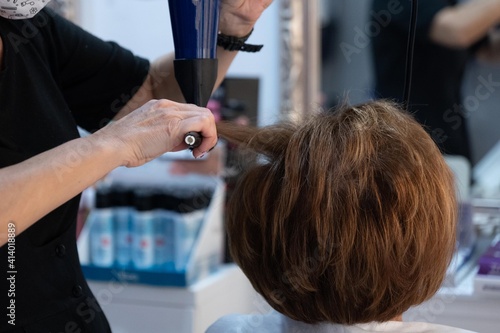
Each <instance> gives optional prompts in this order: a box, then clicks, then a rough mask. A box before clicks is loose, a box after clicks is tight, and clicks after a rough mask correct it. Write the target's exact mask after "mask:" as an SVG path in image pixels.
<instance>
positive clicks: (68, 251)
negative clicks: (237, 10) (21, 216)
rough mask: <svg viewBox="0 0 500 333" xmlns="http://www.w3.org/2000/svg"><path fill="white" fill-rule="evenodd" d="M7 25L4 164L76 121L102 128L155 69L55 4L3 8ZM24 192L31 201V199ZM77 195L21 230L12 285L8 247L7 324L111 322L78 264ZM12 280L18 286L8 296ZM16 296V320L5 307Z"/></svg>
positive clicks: (40, 326)
mask: <svg viewBox="0 0 500 333" xmlns="http://www.w3.org/2000/svg"><path fill="white" fill-rule="evenodd" d="M0 35H1V37H2V40H3V45H4V55H3V66H2V68H1V71H0V168H1V167H6V166H9V165H13V164H16V163H19V162H22V161H24V160H26V159H28V158H30V157H32V156H34V155H36V154H39V153H41V152H43V151H46V150H48V149H51V148H53V147H56V146H58V145H61V144H62V143H64V142H67V141H69V140H72V139H75V138H77V137H78V136H79V134H78V131H77V125H80V126H81V127H83V128H85V129H86V130H88V131H95V130H97V129H99V128H100V127H102V126H103V125H105V124H106V123H107V122H108V121H109V120H110V119H111V118H112V117H113V116H114V115H115V113H116V112H117V111H118V110H120V108H121V107H123V105H124V104H125V103H126V102H127V100H128V99H129V98H130V97H131V96H132V95H133V93H134V92H136V91H137V89H138V87H139V86H141V85H142V83H143V82H144V79H145V78H146V76H147V73H148V69H149V62H148V61H147V60H145V59H140V58H138V57H135V56H133V55H132V53H130V52H129V51H127V50H124V49H122V48H120V47H119V46H118V45H116V44H115V43H112V42H103V41H101V40H99V39H98V38H96V37H93V36H92V35H90V34H88V33H86V32H85V31H83V30H82V29H80V28H79V27H77V26H76V25H74V24H72V23H70V22H69V21H66V20H65V19H63V18H61V17H59V16H57V15H55V13H54V12H52V11H50V10H48V9H45V10H43V11H42V12H41V13H39V14H38V15H37V16H35V17H34V18H33V19H29V20H17V21H14V20H7V19H4V18H1V17H0ZM54 172H58V171H57V168H54ZM61 186H64V184H61ZM0 200H1V199H0ZM24 200H25V204H26V205H29V204H30V200H32V199H31V198H29V197H28V198H25V199H24ZM78 205H79V196H77V197H75V198H73V199H71V200H69V201H68V202H67V203H65V204H63V205H62V206H60V207H59V208H57V209H55V210H54V211H52V212H51V213H49V214H48V215H46V216H45V217H44V218H42V219H41V220H39V221H38V222H36V223H35V224H34V225H33V226H31V227H30V228H28V229H27V230H26V231H25V232H23V233H22V234H21V235H19V236H18V237H16V242H15V271H16V272H17V273H16V274H15V284H14V285H12V284H11V283H10V281H9V280H7V278H8V277H9V276H10V274H8V273H7V272H8V271H10V270H11V269H9V267H8V264H9V263H8V261H7V260H8V253H7V246H3V247H1V248H0V269H1V272H2V273H1V276H3V278H1V280H2V283H1V284H0V286H1V290H0V293H1V294H2V295H3V296H2V300H3V301H2V303H1V308H2V309H3V310H2V311H3V312H4V313H3V314H2V319H1V320H0V331H1V332H11V330H12V331H13V332H18V331H19V332H67V331H69V332H106V331H109V326H108V323H107V321H106V318H105V316H104V315H103V313H102V311H101V309H100V307H99V306H98V304H97V303H96V301H95V298H94V296H93V295H92V293H91V291H90V289H89V288H88V286H87V283H86V281H85V278H84V276H83V274H82V271H81V268H80V263H79V259H78V253H77V248H76V230H75V229H76V215H77V210H78ZM0 232H6V230H2V231H0ZM12 287H14V294H15V295H13V297H7V294H8V292H9V290H12ZM12 299H14V301H15V324H16V325H15V326H12V325H10V324H9V323H8V321H9V320H10V319H11V318H9V317H8V316H6V314H8V313H9V312H10V310H8V309H7V307H8V306H9V304H10V302H11V300H12ZM23 329H24V330H23Z"/></svg>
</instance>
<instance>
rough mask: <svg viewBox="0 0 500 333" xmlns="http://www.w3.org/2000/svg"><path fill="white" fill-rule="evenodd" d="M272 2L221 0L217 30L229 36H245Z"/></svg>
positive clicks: (263, 0)
mask: <svg viewBox="0 0 500 333" xmlns="http://www.w3.org/2000/svg"><path fill="white" fill-rule="evenodd" d="M272 2H273V0H221V11H220V22H219V30H220V31H221V32H222V33H224V34H226V35H230V36H237V37H243V36H245V35H247V34H248V33H249V32H250V31H251V30H252V28H253V26H254V25H255V22H257V20H258V19H259V17H260V15H261V14H262V12H264V10H265V9H266V8H267V7H269V5H270V4H271V3H272Z"/></svg>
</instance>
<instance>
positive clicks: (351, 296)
mask: <svg viewBox="0 0 500 333" xmlns="http://www.w3.org/2000/svg"><path fill="white" fill-rule="evenodd" d="M218 131H219V135H221V136H222V137H224V138H226V139H228V140H229V141H232V142H236V143H240V144H243V145H244V146H246V147H247V148H251V149H253V150H254V151H256V152H257V153H260V154H262V156H264V157H265V158H260V159H259V160H258V161H259V162H258V163H256V164H255V165H252V166H250V167H249V168H248V170H247V171H246V172H245V174H244V175H243V176H242V177H241V179H240V182H239V184H238V185H237V188H236V189H235V190H234V194H233V195H232V197H231V200H230V202H229V207H228V212H227V220H226V222H227V231H228V235H229V244H230V252H231V255H232V257H233V258H234V260H235V262H236V263H237V264H238V265H239V266H240V267H241V268H242V270H243V271H244V273H245V274H246V275H247V277H248V278H249V280H250V281H251V283H252V285H253V286H254V288H255V289H256V290H257V291H258V292H259V293H260V294H261V295H262V296H263V297H264V298H265V299H266V300H267V301H268V303H269V304H270V305H271V306H272V307H273V308H275V309H276V310H277V311H279V312H281V313H283V314H285V315H286V316H288V317H290V318H292V319H295V320H299V321H303V322H306V323H318V322H325V321H326V322H333V323H339V324H355V323H364V322H370V321H388V320H391V319H392V318H394V317H396V316H398V315H400V314H402V313H403V312H404V311H406V310H407V309H408V308H409V307H410V306H412V305H416V304H419V303H421V302H423V301H425V300H427V299H428V298H430V297H431V296H432V295H433V294H434V293H435V292H436V291H437V290H438V288H439V287H440V285H441V283H442V281H443V279H444V276H445V272H446V269H447V267H448V264H449V262H450V259H451V256H452V253H453V250H454V248H455V238H456V233H455V227H456V203H455V191H454V186H453V176H452V174H451V172H450V170H449V168H448V167H447V165H446V163H445V161H444V159H443V157H442V155H441V153H440V151H439V150H438V148H437V147H436V145H435V144H434V143H433V141H432V139H431V138H430V137H429V135H428V134H427V133H426V132H425V130H424V129H423V128H422V127H421V126H420V125H419V124H418V123H417V122H416V121H415V120H414V119H413V118H412V116H411V115H409V114H408V113H406V112H405V111H403V110H401V109H400V108H399V107H398V106H397V105H395V104H392V103H390V102H387V101H374V102H369V103H366V104H362V105H358V106H354V107H349V106H343V107H340V108H338V109H336V110H331V111H328V112H321V113H319V114H315V115H313V116H312V117H311V119H309V120H307V121H305V122H302V123H299V124H292V123H282V124H278V125H274V126H270V127H265V128H261V129H256V128H253V129H252V128H248V127H244V128H242V127H235V126H234V125H229V124H224V123H222V124H219V125H218Z"/></svg>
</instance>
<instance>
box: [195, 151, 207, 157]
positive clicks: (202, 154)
mask: <svg viewBox="0 0 500 333" xmlns="http://www.w3.org/2000/svg"><path fill="white" fill-rule="evenodd" d="M206 153H207V152H206V151H204V152H203V153H201V154H200V155H199V156H198V157H196V158H197V159H200V158H203V157H205V154H206Z"/></svg>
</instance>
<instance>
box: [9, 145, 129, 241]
mask: <svg viewBox="0 0 500 333" xmlns="http://www.w3.org/2000/svg"><path fill="white" fill-rule="evenodd" d="M118 148H119V147H116V143H115V142H111V141H110V140H109V142H108V141H106V142H105V141H103V140H102V138H101V139H96V138H95V136H89V137H86V138H81V139H76V140H73V141H70V142H67V143H65V144H63V145H61V146H59V147H56V148H54V149H51V150H49V151H46V152H44V153H41V154H39V155H36V156H34V157H32V158H30V159H28V160H26V161H24V162H22V163H19V164H15V165H12V166H9V167H6V168H2V169H0V198H2V200H0V246H1V245H3V244H5V243H6V241H7V235H6V232H7V225H8V224H9V223H10V222H13V223H15V225H16V234H19V233H21V232H23V231H24V230H26V229H27V228H28V227H29V226H31V225H32V224H34V223H35V222H36V221H37V220H39V219H40V218H42V217H43V216H45V215H46V214H47V213H49V212H50V211H52V210H54V209H55V208H57V207H58V206H60V205H61V204H63V203H64V202H66V201H68V200H69V199H71V198H73V197H74V196H76V195H77V194H78V193H80V192H82V191H83V190H84V189H86V188H87V187H89V186H91V185H92V184H94V183H95V182H96V181H98V180H99V179H101V178H102V177H104V176H105V175H106V174H107V173H108V172H109V171H111V170H113V169H114V168H116V167H118V166H119V165H120V162H119V161H121V157H122V156H121V153H120V151H121V149H118Z"/></svg>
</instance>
